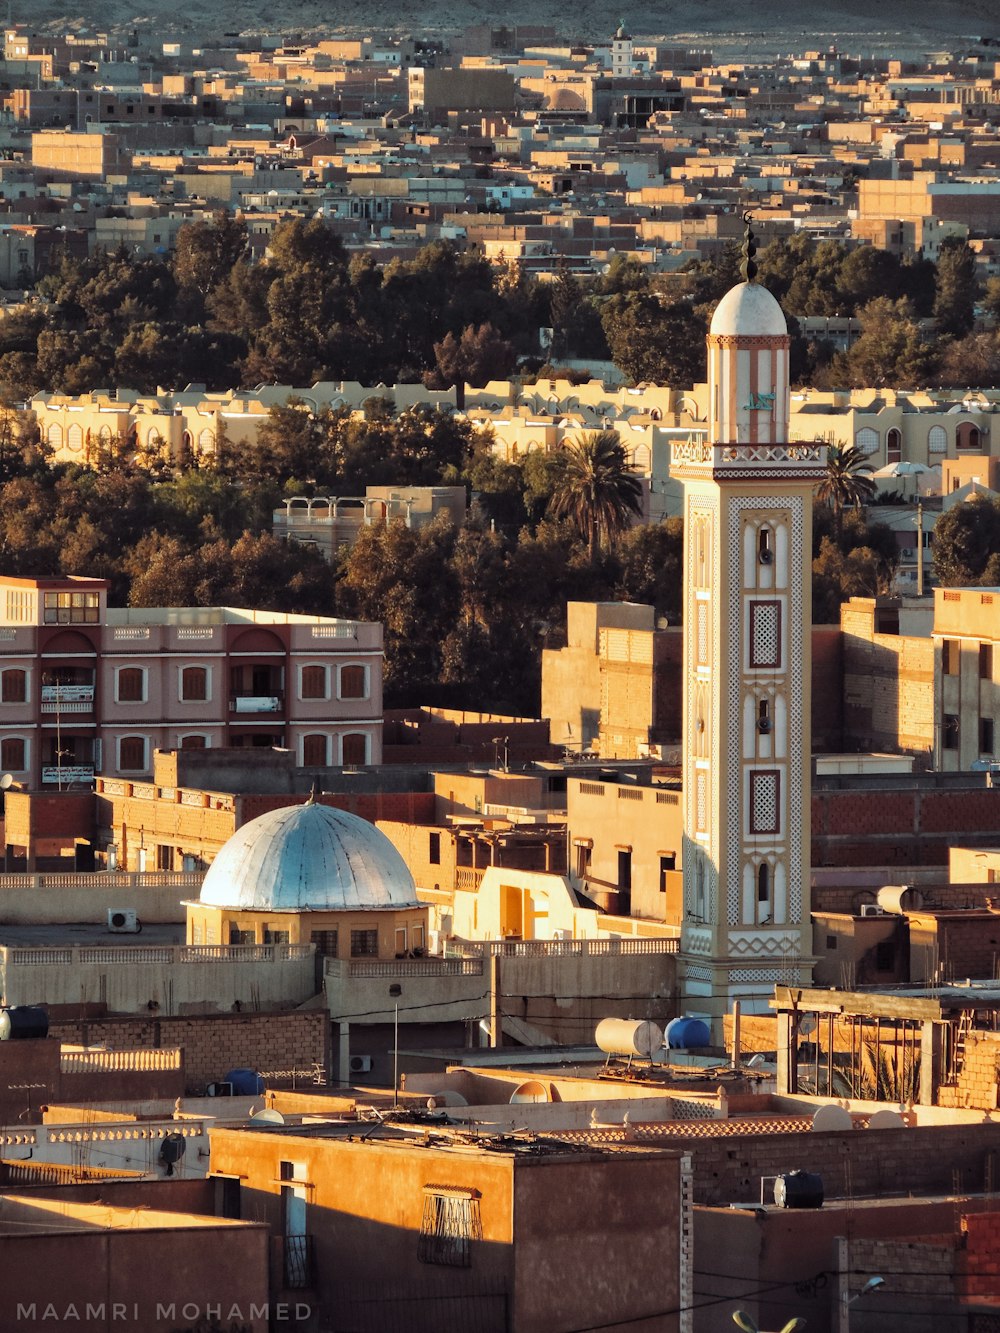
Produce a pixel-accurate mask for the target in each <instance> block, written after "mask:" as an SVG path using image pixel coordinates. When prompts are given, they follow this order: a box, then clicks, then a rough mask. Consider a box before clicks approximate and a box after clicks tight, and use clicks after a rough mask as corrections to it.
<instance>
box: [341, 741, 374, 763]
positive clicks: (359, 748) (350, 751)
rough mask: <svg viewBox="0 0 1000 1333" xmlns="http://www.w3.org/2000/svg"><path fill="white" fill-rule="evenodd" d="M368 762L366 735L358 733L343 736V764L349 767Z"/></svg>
mask: <svg viewBox="0 0 1000 1333" xmlns="http://www.w3.org/2000/svg"><path fill="white" fill-rule="evenodd" d="M367 762H368V737H367V736H364V735H360V734H358V733H352V734H351V735H350V736H345V737H344V741H343V764H344V767H345V768H351V767H354V766H357V765H361V764H366V763H367Z"/></svg>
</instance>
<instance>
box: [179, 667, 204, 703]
mask: <svg viewBox="0 0 1000 1333" xmlns="http://www.w3.org/2000/svg"><path fill="white" fill-rule="evenodd" d="M181 698H182V699H190V700H192V701H193V702H197V701H201V700H204V699H207V698H208V671H207V670H206V669H205V667H200V666H192V667H185V668H184V670H183V671H182V672H181Z"/></svg>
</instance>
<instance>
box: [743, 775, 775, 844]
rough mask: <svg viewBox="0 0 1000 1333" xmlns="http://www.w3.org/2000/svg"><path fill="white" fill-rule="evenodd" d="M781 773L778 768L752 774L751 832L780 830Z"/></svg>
mask: <svg viewBox="0 0 1000 1333" xmlns="http://www.w3.org/2000/svg"><path fill="white" fill-rule="evenodd" d="M780 813H781V775H780V773H779V772H778V770H777V769H776V768H772V769H757V771H756V772H753V773H751V774H750V833H751V834H760V833H771V834H777V833H778V832H779V817H780Z"/></svg>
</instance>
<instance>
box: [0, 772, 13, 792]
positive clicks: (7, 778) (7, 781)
mask: <svg viewBox="0 0 1000 1333" xmlns="http://www.w3.org/2000/svg"><path fill="white" fill-rule="evenodd" d="M13 785H14V774H13V773H5V774H4V775H3V777H2V778H0V791H10V789H11V787H13Z"/></svg>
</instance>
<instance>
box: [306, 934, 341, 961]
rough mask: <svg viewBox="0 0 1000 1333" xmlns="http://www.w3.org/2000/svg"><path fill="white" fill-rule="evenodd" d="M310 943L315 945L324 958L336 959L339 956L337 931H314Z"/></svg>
mask: <svg viewBox="0 0 1000 1333" xmlns="http://www.w3.org/2000/svg"><path fill="white" fill-rule="evenodd" d="M309 939H310V941H311V942H312V943H313V944H315V946H316V952H317V953H318V954H319V955H320V956H321V957H323V958H336V956H337V931H335V930H314V931H313V933H312V934H311V935H310V936H309Z"/></svg>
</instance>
